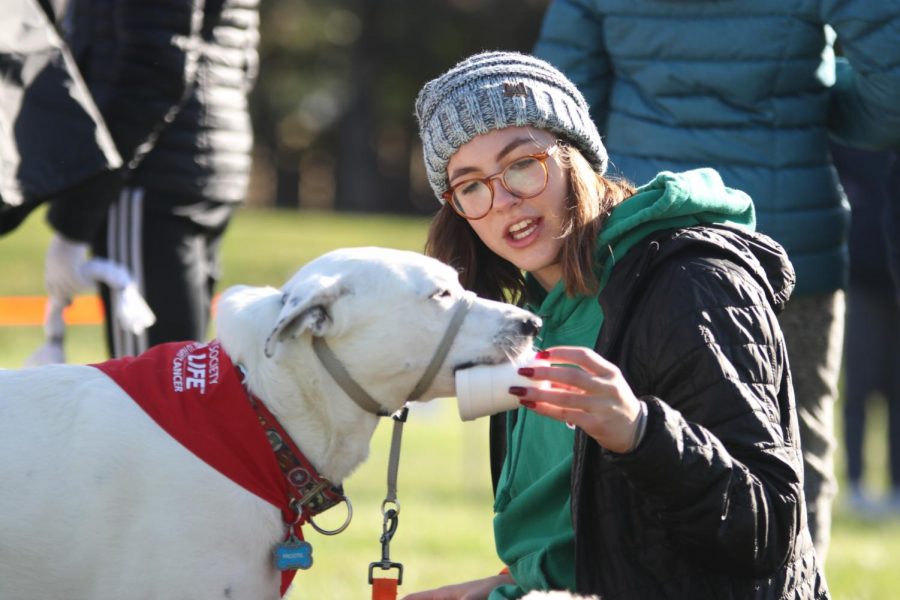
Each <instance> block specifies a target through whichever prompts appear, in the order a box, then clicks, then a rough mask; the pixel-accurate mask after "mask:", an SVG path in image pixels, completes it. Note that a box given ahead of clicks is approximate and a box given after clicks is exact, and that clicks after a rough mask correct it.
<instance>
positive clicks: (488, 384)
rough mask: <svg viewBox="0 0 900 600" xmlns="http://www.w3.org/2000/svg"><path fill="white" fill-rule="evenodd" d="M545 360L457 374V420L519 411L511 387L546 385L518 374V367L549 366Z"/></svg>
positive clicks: (491, 366) (485, 366)
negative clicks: (516, 409) (510, 390)
mask: <svg viewBox="0 0 900 600" xmlns="http://www.w3.org/2000/svg"><path fill="white" fill-rule="evenodd" d="M549 365H550V363H549V362H548V361H546V360H537V359H532V360H528V361H525V362H521V363H511V362H507V363H501V364H499V365H481V366H477V367H470V368H468V369H462V370H460V371H457V372H456V404H457V407H458V408H459V418H460V419H462V420H463V421H471V420H473V419H477V418H478V417H485V416H488V415H494V414H497V413H500V412H503V411H506V410H512V409H514V408H518V407H519V397H518V396H513V395H512V394H510V393H509V388H510V387H511V386H514V385H516V386H521V387H537V388H548V387H550V383H549V382H547V381H535V380H533V379H530V378H528V377H522V376H521V375H519V374H518V372H517V371H518V370H519V369H520V368H521V367H526V366H528V367H532V366H534V367H542V366H549Z"/></svg>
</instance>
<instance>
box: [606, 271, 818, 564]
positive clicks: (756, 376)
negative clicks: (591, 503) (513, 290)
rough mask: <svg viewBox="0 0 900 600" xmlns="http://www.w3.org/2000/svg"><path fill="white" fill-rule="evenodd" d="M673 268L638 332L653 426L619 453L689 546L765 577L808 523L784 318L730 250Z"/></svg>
mask: <svg viewBox="0 0 900 600" xmlns="http://www.w3.org/2000/svg"><path fill="white" fill-rule="evenodd" d="M664 269H665V270H664V272H663V273H660V274H658V275H657V276H656V277H658V279H657V280H656V282H655V283H656V285H654V286H651V288H650V289H649V290H648V292H647V294H646V295H645V296H644V297H643V298H642V299H641V307H640V308H638V311H639V312H638V313H637V317H636V318H635V320H634V323H635V324H636V325H635V327H633V328H631V329H632V331H629V334H628V335H629V337H630V342H629V343H630V344H632V347H631V348H630V349H629V352H628V353H627V355H628V356H630V357H632V358H630V359H629V361H630V362H629V364H628V365H627V370H628V371H629V372H630V376H629V380H633V381H636V382H640V383H639V384H633V385H635V387H636V389H635V390H634V391H635V393H637V394H639V395H641V396H642V397H643V399H644V400H645V401H647V403H648V405H649V408H650V412H649V421H648V430H647V434H646V435H645V438H644V440H643V442H642V443H641V445H640V446H639V447H638V449H637V450H636V451H635V452H633V453H631V454H626V455H615V456H613V457H612V460H613V461H614V462H615V463H616V464H617V465H618V466H619V467H620V468H621V470H622V472H623V473H624V476H625V477H626V479H628V480H629V482H630V483H631V484H632V485H633V486H634V487H635V488H636V490H637V492H638V494H639V495H640V496H641V497H642V498H644V499H645V501H646V502H647V506H648V507H649V509H650V511H651V512H652V514H654V516H655V518H656V519H658V521H659V522H660V523H661V525H662V526H663V527H664V528H665V529H666V530H667V531H668V533H669V537H670V539H671V540H672V541H673V543H674V544H675V545H676V547H677V548H679V549H680V551H682V552H684V553H686V554H688V555H690V556H692V557H693V558H694V560H696V561H700V562H702V564H705V565H709V566H710V567H712V568H713V569H715V570H718V571H721V572H724V573H731V574H733V575H738V576H750V577H765V576H767V575H770V574H772V573H774V572H775V571H777V570H778V569H779V568H780V567H781V566H782V565H784V564H785V562H786V561H787V560H788V559H789V558H790V557H791V556H792V555H793V553H794V544H795V540H796V539H797V533H798V530H799V528H800V527H801V523H802V516H801V515H802V503H803V496H802V480H801V468H802V466H801V461H800V456H799V443H798V441H797V430H796V421H795V415H794V414H793V411H794V409H793V402H792V392H790V375H789V369H788V365H787V358H786V350H785V347H784V343H783V340H782V337H781V334H780V329H779V327H778V324H777V320H776V317H775V315H774V313H773V311H772V309H771V308H770V306H769V300H768V299H767V297H766V295H765V292H764V291H763V289H762V288H761V287H759V286H757V285H755V284H754V283H753V282H752V281H749V280H748V279H746V278H743V277H737V276H736V273H735V269H736V267H734V266H733V265H731V264H730V263H729V262H728V261H726V260H719V259H714V258H691V259H689V260H688V261H679V262H676V263H675V264H674V265H668V266H666V267H665V268H664ZM651 309H652V310H651ZM638 386H640V387H639V388H638Z"/></svg>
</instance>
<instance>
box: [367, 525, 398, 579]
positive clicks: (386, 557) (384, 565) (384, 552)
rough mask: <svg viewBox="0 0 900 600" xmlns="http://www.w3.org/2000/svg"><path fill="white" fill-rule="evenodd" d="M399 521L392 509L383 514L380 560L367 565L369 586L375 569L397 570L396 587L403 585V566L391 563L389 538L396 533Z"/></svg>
mask: <svg viewBox="0 0 900 600" xmlns="http://www.w3.org/2000/svg"><path fill="white" fill-rule="evenodd" d="M399 520H400V517H399V514H398V513H397V511H396V510H395V509H393V508H390V509H388V510H387V511H386V512H385V513H384V524H383V526H382V533H381V540H380V541H381V560H380V561H376V562H373V563H369V585H371V584H372V583H373V581H374V571H375V567H378V568H379V569H381V570H382V571H389V570H391V569H397V585H401V584H402V583H403V565H402V564H400V563H398V562H392V561H391V548H390V545H391V538H393V537H394V533H395V532H396V531H397V523H398V521H399Z"/></svg>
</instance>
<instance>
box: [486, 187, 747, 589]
mask: <svg viewBox="0 0 900 600" xmlns="http://www.w3.org/2000/svg"><path fill="white" fill-rule="evenodd" d="M704 223H730V224H733V225H740V226H743V227H746V228H748V229H751V230H752V229H753V228H754V226H755V217H754V210H753V203H752V202H751V200H750V197H749V196H747V195H746V194H744V193H743V192H740V191H737V190H732V189H729V188H726V187H725V185H724V184H723V183H722V179H721V178H720V177H719V174H718V173H717V172H716V171H714V170H712V169H697V170H694V171H687V172H684V173H670V172H663V173H660V174H659V175H657V176H656V177H655V178H654V179H653V181H651V182H650V183H648V184H646V185H644V186H642V187H640V188H638V190H637V191H636V193H635V194H634V196H632V197H631V198H629V199H628V200H627V201H625V202H623V203H622V204H620V205H619V206H617V207H616V208H615V209H614V210H613V211H612V213H611V214H610V216H609V219H608V220H607V222H606V224H605V225H604V227H603V230H602V231H601V232H600V235H599V237H598V238H597V245H596V249H595V252H594V271H595V274H596V276H597V279H598V280H599V282H600V289H601V290H602V289H603V286H605V285H606V282H607V281H609V276H610V274H611V272H612V269H613V267H614V266H615V264H616V262H617V261H618V259H620V258H622V257H624V256H625V254H626V253H627V252H628V250H630V249H631V248H632V247H633V246H634V245H635V244H636V243H637V242H639V241H640V240H642V239H644V238H646V237H647V236H648V235H650V234H651V233H653V232H655V231H659V230H663V229H673V228H678V227H690V226H692V225H700V224H704ZM527 280H528V285H529V291H530V292H531V294H532V295H531V297H532V298H537V299H538V302H537V303H536V304H535V305H528V306H527V308H529V309H530V310H532V311H533V312H535V313H537V314H538V315H540V316H541V318H542V319H543V321H544V324H543V327H542V328H541V334H540V337H539V339H538V340H537V344H538V347H540V348H549V347H552V346H558V345H567V346H585V347H588V348H593V347H594V345H595V343H596V341H597V337H598V335H599V333H600V327H601V326H602V324H603V311H602V310H601V308H600V304H599V303H598V301H597V296H596V295H590V296H585V295H582V296H576V297H570V296H567V295H566V293H565V288H564V286H563V283H562V282H559V283H557V285H556V286H555V287H554V288H553V289H552V290H550V291H549V292H545V291H544V290H543V289H542V288H540V286H539V285H538V284H537V282H536V281H535V280H534V279H533V278H532V277H531V276H528V277H527ZM511 422H512V419H507V424H508V425H507V427H508V429H507V440H508V444H507V453H506V460H505V462H504V464H503V469H502V471H501V473H500V479H499V482H498V485H497V496H496V499H495V502H494V511H495V513H496V514H495V516H494V539H495V544H496V546H497V553H498V556H499V557H500V558H501V560H503V562H504V563H505V564H506V565H508V566H509V569H510V573H511V574H512V576H513V578H514V579H515V580H516V583H517V585H505V586H500V587H498V588H496V589H495V590H494V591H493V592H492V593H491V595H490V597H489V600H501V599H512V598H520V597H521V596H523V595H524V594H525V592H526V591H528V590H532V589H561V588H565V589H569V590H574V588H575V546H574V531H573V530H572V513H571V500H570V475H571V466H572V446H573V442H574V432H573V431H572V430H571V429H569V428H568V427H567V426H566V425H565V424H564V423H560V422H558V421H555V420H553V419H548V418H546V417H542V416H540V415H537V414H534V413H531V412H529V411H528V410H526V409H524V408H520V409H519V410H518V412H517V415H516V419H515V425H512V426H511V425H509V424H510V423H511Z"/></svg>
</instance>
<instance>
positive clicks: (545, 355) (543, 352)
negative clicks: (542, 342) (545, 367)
mask: <svg viewBox="0 0 900 600" xmlns="http://www.w3.org/2000/svg"><path fill="white" fill-rule="evenodd" d="M534 357H535V358H550V351H549V350H541V351H540V352H538V353H537V354H535V355H534Z"/></svg>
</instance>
